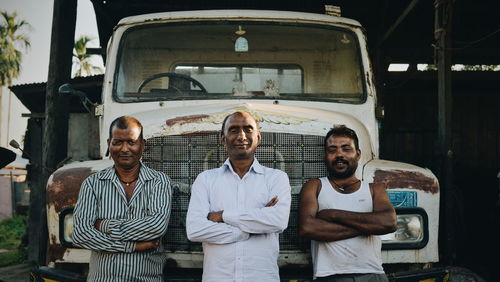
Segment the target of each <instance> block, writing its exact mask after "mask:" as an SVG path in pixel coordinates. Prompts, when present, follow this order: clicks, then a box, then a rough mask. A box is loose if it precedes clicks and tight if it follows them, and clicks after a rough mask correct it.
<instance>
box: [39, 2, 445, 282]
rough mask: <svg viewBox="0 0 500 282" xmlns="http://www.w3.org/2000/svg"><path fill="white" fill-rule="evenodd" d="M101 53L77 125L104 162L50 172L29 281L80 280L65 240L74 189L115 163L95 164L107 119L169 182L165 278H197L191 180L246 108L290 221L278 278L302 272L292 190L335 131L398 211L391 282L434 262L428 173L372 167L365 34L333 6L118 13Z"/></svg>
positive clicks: (78, 254)
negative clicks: (95, 101)
mask: <svg viewBox="0 0 500 282" xmlns="http://www.w3.org/2000/svg"><path fill="white" fill-rule="evenodd" d="M106 54H107V62H106V73H105V75H104V82H103V87H102V104H99V105H94V107H93V111H92V115H88V117H87V118H88V119H89V120H90V121H92V120H95V121H96V122H95V124H96V126H97V127H98V131H99V132H100V134H99V136H98V145H99V150H100V155H101V157H102V160H91V161H81V162H73V163H70V164H67V165H65V166H63V167H62V168H60V169H58V170H57V171H55V172H54V173H53V174H52V176H51V177H50V179H49V182H48V184H47V216H48V230H49V238H48V239H49V247H48V253H47V260H48V262H47V266H46V267H41V268H39V269H38V270H37V271H36V273H35V275H38V277H44V278H47V279H53V280H78V279H82V278H84V277H85V274H86V271H88V261H89V255H90V252H89V251H88V250H84V249H79V248H76V247H75V246H73V245H72V243H71V242H72V239H71V233H72V228H73V219H72V212H73V206H74V205H75V202H76V199H77V195H78V192H79V189H80V184H81V182H82V181H83V180H84V179H85V178H86V177H87V176H89V175H90V174H92V173H95V172H96V171H99V170H100V169H103V168H105V167H107V166H110V165H112V161H111V160H109V158H106V157H105V155H106V150H107V143H106V139H107V138H108V131H107V130H108V127H109V124H110V122H111V121H112V120H113V119H114V118H116V117H117V116H121V115H125V114H127V115H132V116H134V117H136V118H138V119H139V120H140V121H141V122H142V124H143V126H144V136H145V138H146V149H145V153H144V156H143V159H142V160H143V162H144V163H145V164H147V165H148V166H149V167H151V168H154V169H156V170H160V171H163V172H165V173H166V174H168V175H169V176H170V177H171V179H172V180H173V188H174V193H173V206H172V214H171V219H170V223H169V226H168V231H167V234H166V236H165V238H164V243H165V244H166V246H167V250H166V253H165V255H166V256H167V257H168V261H167V264H166V266H165V273H166V274H167V275H166V277H167V279H168V280H176V279H180V280H189V279H193V280H196V279H199V278H200V277H201V267H202V260H203V253H202V248H201V245H200V244H198V243H193V242H190V241H189V240H188V239H187V237H186V232H185V216H186V210H187V207H188V202H189V196H190V186H191V184H192V183H193V181H194V179H195V178H196V176H197V175H198V174H199V173H200V172H202V171H204V170H206V169H210V168H215V167H218V166H220V165H221V164H222V163H223V162H224V160H225V158H226V154H225V151H224V148H223V147H222V146H221V144H220V142H219V134H220V133H219V132H220V127H221V123H222V120H223V119H224V117H225V116H226V115H228V114H230V113H232V112H234V111H248V112H250V113H252V114H253V115H254V116H255V117H256V118H257V119H258V120H259V122H260V125H261V127H262V135H263V137H262V140H263V142H262V145H261V146H260V148H259V149H258V151H257V158H258V159H259V161H260V162H261V163H262V164H264V165H266V166H269V167H274V168H278V169H281V170H283V171H285V172H286V173H287V174H288V176H289V178H290V183H291V185H292V209H291V215H290V221H289V225H288V228H287V229H286V230H285V231H284V232H283V233H282V234H281V235H280V249H281V251H280V256H279V265H280V272H281V277H282V280H283V281H288V280H299V281H304V280H310V279H311V276H312V273H311V259H310V253H309V241H307V240H306V239H304V238H301V237H299V235H298V232H297V229H298V228H297V224H298V220H297V206H298V195H299V192H300V190H301V187H302V184H303V183H304V182H305V181H307V180H308V179H310V178H315V177H320V176H324V175H326V170H325V167H324V163H323V137H324V135H325V133H326V132H327V131H328V130H329V129H330V128H331V127H332V126H333V125H335V124H344V125H347V126H348V127H350V128H353V129H354V130H355V131H356V132H357V134H358V135H359V139H360V148H361V152H362V156H361V160H360V162H359V168H358V170H357V172H356V174H357V177H358V178H361V179H363V180H365V181H370V182H371V181H379V182H385V183H386V185H387V188H388V190H387V191H388V194H389V196H390V199H391V202H392V203H393V205H394V206H395V207H396V210H397V214H398V230H397V231H396V232H394V233H392V234H388V235H384V236H383V237H382V240H383V250H382V256H383V261H384V267H385V268H386V271H387V272H388V273H389V276H390V277H391V279H398V277H399V278H401V279H402V277H409V276H404V275H399V274H398V273H400V272H401V271H407V270H422V269H429V268H431V267H432V264H433V263H435V262H438V259H439V258H438V226H439V197H440V190H439V184H438V181H437V179H436V177H435V176H434V175H433V173H432V172H431V171H429V170H428V169H424V168H421V167H417V166H414V165H411V164H406V163H400V162H395V161H387V160H381V159H379V138H378V137H379V136H378V129H379V124H380V118H381V116H382V111H381V110H380V107H379V106H378V105H377V96H376V89H375V83H374V77H373V71H372V66H371V63H370V60H369V56H368V52H367V48H366V38H365V34H364V31H363V28H362V27H361V25H360V24H359V23H358V22H357V21H355V20H352V19H347V18H343V17H340V16H339V15H336V14H335V12H329V13H327V14H314V13H302V12H285V11H263V10H204V11H189V12H166V13H156V14H146V15H140V16H132V17H128V18H124V19H122V20H121V21H120V22H119V24H118V25H117V26H116V27H115V29H114V32H113V35H112V38H111V40H110V42H109V44H108V47H107V53H106ZM68 92H71V91H68ZM72 118H76V117H72ZM80 118H81V117H80ZM71 128H72V129H73V132H74V130H81V128H79V127H78V126H77V127H71ZM71 134H72V133H71V132H70V138H71ZM80 134H81V132H80ZM431 272H432V271H427V272H426V271H419V273H420V274H418V275H420V276H418V275H417V276H418V277H420V278H421V279H425V278H426V277H429V275H430V276H432V277H434V278H436V277H437V276H439V275H441V274H436V272H433V274H429V273H431ZM425 275H427V276H425ZM412 277H414V278H415V276H412Z"/></svg>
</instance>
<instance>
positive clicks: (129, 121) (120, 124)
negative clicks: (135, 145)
mask: <svg viewBox="0 0 500 282" xmlns="http://www.w3.org/2000/svg"><path fill="white" fill-rule="evenodd" d="M115 127H116V128H119V129H127V128H131V127H138V128H139V129H140V132H141V133H140V135H139V138H140V139H141V140H142V139H143V135H142V124H141V123H140V122H139V121H138V120H137V119H136V118H134V117H131V116H121V117H117V118H116V119H115V120H113V121H112V122H111V124H110V125H109V140H111V139H112V138H113V129H114V128H115Z"/></svg>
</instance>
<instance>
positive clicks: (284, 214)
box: [186, 173, 291, 244]
mask: <svg viewBox="0 0 500 282" xmlns="http://www.w3.org/2000/svg"><path fill="white" fill-rule="evenodd" d="M206 177H207V174H200V175H199V176H198V178H197V179H196V181H195V182H194V183H193V186H192V188H191V199H190V201H189V208H188V213H187V217H186V232H187V236H188V238H189V240H191V241H193V242H207V243H212V244H229V243H234V242H238V241H244V240H247V239H248V238H249V237H250V235H251V234H264V233H275V232H281V231H283V230H284V229H285V228H286V227H287V225H288V216H289V213H290V202H291V194H290V190H291V188H290V184H289V182H288V177H287V176H286V174H285V173H281V174H278V175H277V177H276V178H275V179H274V180H273V181H272V183H271V184H270V185H271V187H272V188H271V190H272V193H273V195H276V197H274V198H273V199H270V201H269V202H268V203H267V204H266V205H265V206H262V207H261V208H246V209H241V210H224V211H215V212H211V211H210V198H209V191H208V187H207V183H209V182H208V181H207V180H206Z"/></svg>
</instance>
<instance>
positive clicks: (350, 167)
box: [326, 159, 358, 179]
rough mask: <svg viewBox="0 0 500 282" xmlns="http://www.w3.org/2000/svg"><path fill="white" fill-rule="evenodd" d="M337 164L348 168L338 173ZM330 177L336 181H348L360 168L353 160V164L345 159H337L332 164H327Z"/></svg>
mask: <svg viewBox="0 0 500 282" xmlns="http://www.w3.org/2000/svg"><path fill="white" fill-rule="evenodd" d="M337 163H342V164H344V165H345V166H346V168H345V169H344V170H341V171H338V170H336V168H335V165H336V164H337ZM326 167H327V169H328V175H329V176H331V177H333V178H336V179H346V178H349V177H351V176H352V175H354V173H355V172H356V169H357V168H358V162H357V161H355V160H353V161H352V162H351V163H350V162H349V161H347V160H345V159H335V160H334V161H332V162H331V163H327V164H326Z"/></svg>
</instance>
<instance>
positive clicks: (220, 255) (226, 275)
mask: <svg viewBox="0 0 500 282" xmlns="http://www.w3.org/2000/svg"><path fill="white" fill-rule="evenodd" d="M275 196H277V197H278V203H277V204H276V205H274V206H272V207H265V205H266V204H267V203H268V202H269V201H270V200H271V199H272V198H273V197H275ZM290 202H291V188H290V183H289V181H288V176H287V174H286V173H284V172H283V171H281V170H277V169H272V168H268V167H264V166H262V165H260V164H259V162H258V161H257V159H254V161H253V164H252V166H251V167H250V169H249V171H248V172H247V173H246V174H245V175H244V176H243V178H240V177H239V176H238V175H237V174H236V173H235V172H234V170H233V167H232V166H231V163H230V161H229V159H228V160H226V162H225V163H224V165H222V166H221V167H220V168H216V169H211V170H207V171H204V172H202V173H200V174H199V175H198V177H197V178H196V180H195V182H194V183H193V186H192V188H191V200H190V202H189V208H188V212H187V218H186V231H187V236H188V238H189V240H191V241H195V242H203V252H204V260H203V281H205V282H208V281H214V282H215V281H216V282H226V281H227V282H229V281H238V282H239V281H252V282H253V281H258V282H265V281H279V271H278V265H277V260H278V255H279V240H278V238H279V233H280V232H282V231H283V230H284V229H285V228H286V227H287V225H288V216H289V214H290ZM217 211H224V212H223V220H224V222H221V223H216V222H213V221H210V220H208V219H207V215H208V213H209V212H217Z"/></svg>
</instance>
